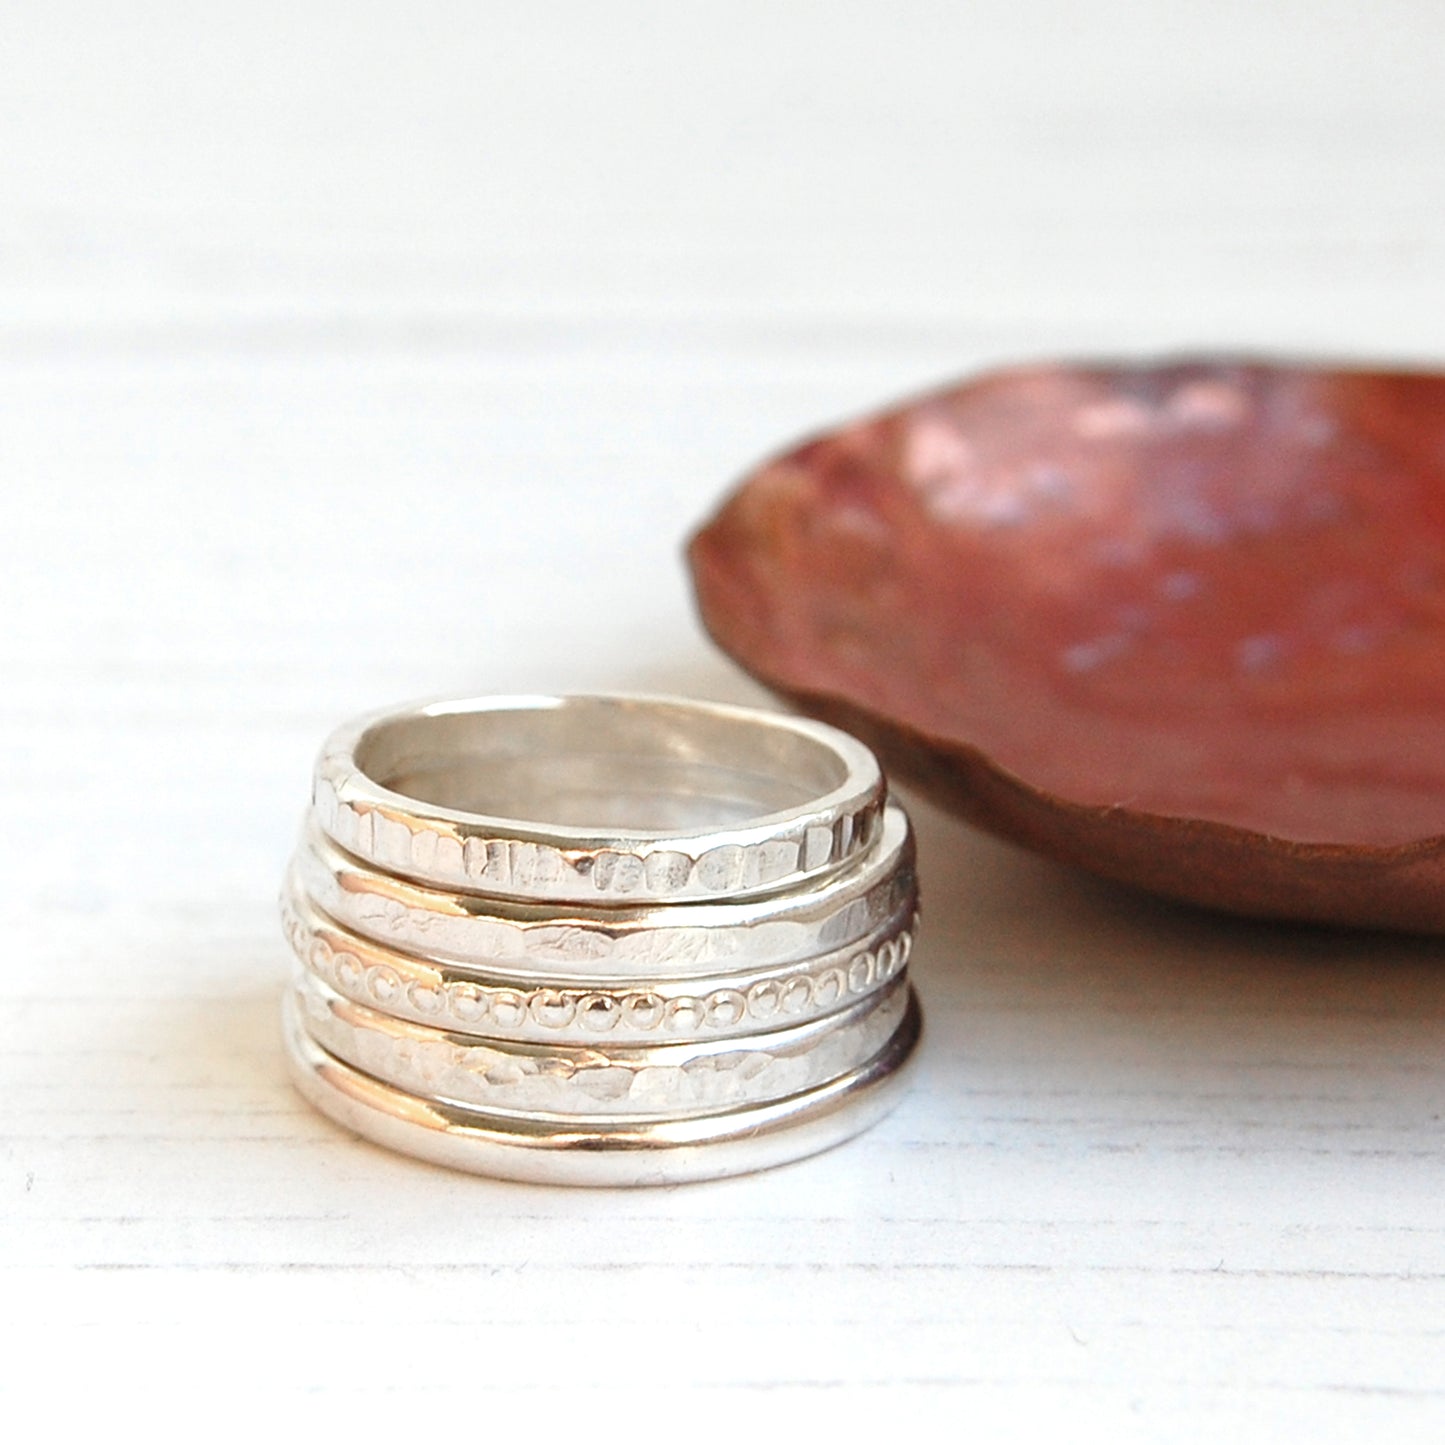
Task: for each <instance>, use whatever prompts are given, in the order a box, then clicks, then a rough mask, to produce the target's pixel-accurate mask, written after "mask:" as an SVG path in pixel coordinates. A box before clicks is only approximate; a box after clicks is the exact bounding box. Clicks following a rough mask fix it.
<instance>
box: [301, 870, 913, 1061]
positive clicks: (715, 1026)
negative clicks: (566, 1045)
mask: <svg viewBox="0 0 1445 1445" xmlns="http://www.w3.org/2000/svg"><path fill="white" fill-rule="evenodd" d="M281 918H282V924H283V927H284V928H285V930H286V937H287V939H288V940H289V942H290V944H291V948H292V951H293V952H294V953H295V955H296V957H297V958H298V959H299V960H300V961H301V962H302V964H303V965H304V966H305V968H306V969H307V970H308V971H309V972H311V973H313V974H315V975H316V977H317V978H319V979H320V980H321V981H322V982H323V983H326V984H328V985H329V986H330V987H332V988H334V989H335V990H336V991H337V992H338V993H340V994H343V995H344V996H345V997H347V998H349V999H351V1000H352V1001H353V1002H355V1003H360V1004H365V1005H367V1006H368V1007H371V1008H379V1009H381V1010H383V1011H384V1012H386V1013H388V1014H390V1015H391V1016H392V1017H394V1018H398V1019H408V1020H410V1021H411V1022H413V1023H419V1024H427V1025H430V1026H432V1027H436V1028H445V1029H458V1030H462V1031H464V1032H469V1033H485V1034H487V1035H490V1036H492V1037H495V1038H501V1039H531V1040H534V1041H536V1042H539V1043H543V1042H550V1043H556V1042H559V1041H562V1040H567V1041H571V1042H577V1043H585V1044H589V1045H593V1044H602V1043H606V1044H622V1043H656V1042H657V1041H658V1040H660V1039H716V1038H730V1037H734V1036H745V1035H747V1034H751V1033H756V1032H757V1031H758V1030H759V1029H766V1028H775V1027H777V1026H779V1025H781V1024H787V1023H801V1022H802V1021H803V1020H805V1019H809V1018H814V1017H818V1016H821V1015H823V1014H827V1013H831V1012H834V1011H835V1010H837V1009H838V1008H841V1007H843V1006H845V1005H846V1004H847V1002H848V1001H849V1000H850V999H853V998H858V997H860V996H861V995H863V994H865V993H868V992H869V991H870V990H872V989H874V988H877V987H881V986H882V985H883V984H884V983H887V982H888V981H889V980H890V979H891V978H893V976H894V975H895V974H897V973H899V972H900V971H901V970H902V969H903V968H904V967H905V966H906V964H907V962H908V956H909V953H910V951H911V950H912V947H913V934H912V929H913V925H914V917H913V914H912V913H911V912H908V911H904V910H900V911H899V912H897V913H895V914H894V915H893V916H892V917H890V918H888V919H886V920H884V922H883V923H882V924H881V925H880V926H878V927H877V928H875V929H874V930H873V931H872V932H871V933H869V934H867V935H865V936H863V937H862V938H859V939H857V940H856V941H854V942H853V943H850V944H848V945H846V946H845V947H843V948H841V949H834V950H832V951H830V952H827V953H822V954H818V955H816V956H814V957H810V958H806V959H804V960H803V961H802V962H800V963H792V964H786V965H783V966H781V967H771V968H761V969H758V968H751V969H747V970H745V971H742V972H731V973H715V974H711V975H709V974H686V975H682V976H676V977H669V976H649V977H648V978H647V979H646V980H645V981H643V982H642V983H640V984H639V983H634V982H631V981H629V980H613V981H610V982H607V981H599V980H597V979H589V980H587V981H586V982H585V983H575V984H574V983H569V982H568V981H567V980H565V979H560V980H559V979H556V978H554V979H552V981H550V982H547V983H543V984H539V983H538V982H537V979H536V977H535V976H532V975H526V974H519V973H509V972H507V971H505V970H503V969H501V968H499V967H496V968H490V969H487V968H483V967H478V966H467V965H460V964H455V963H452V962H449V961H439V960H436V959H427V958H423V957H415V956H413V955H411V954H408V953H402V952H400V951H398V950H396V949H392V948H386V947H383V946H381V945H380V944H377V943H375V942H373V941H372V940H370V939H367V938H363V937H361V936H360V935H359V934H356V933H353V932H351V931H350V930H349V929H346V928H343V927H341V926H340V925H339V924H338V923H336V922H335V921H334V920H333V919H330V918H328V917H327V916H326V915H325V914H324V913H322V912H321V910H320V909H319V908H317V907H316V906H315V905H314V904H313V903H312V901H311V900H310V899H309V898H307V897H306V896H305V895H304V894H298V893H296V892H295V891H294V890H292V889H290V888H288V889H287V890H286V891H285V893H284V894H283V896H282V900H281Z"/></svg>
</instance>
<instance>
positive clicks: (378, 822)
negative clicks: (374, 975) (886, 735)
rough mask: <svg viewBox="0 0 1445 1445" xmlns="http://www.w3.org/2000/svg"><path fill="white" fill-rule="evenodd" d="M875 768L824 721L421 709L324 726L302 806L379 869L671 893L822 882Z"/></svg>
mask: <svg viewBox="0 0 1445 1445" xmlns="http://www.w3.org/2000/svg"><path fill="white" fill-rule="evenodd" d="M883 795H884V788H883V777H882V774H881V772H880V771H879V768H878V763H877V760H876V759H875V758H874V757H873V755H872V753H870V752H869V751H868V749H867V748H866V747H864V746H863V744H862V743H860V742H858V741H857V740H856V739H854V738H851V737H849V736H848V735H847V734H846V733H843V732H839V731H838V729H836V728H831V727H828V726H826V725H825V724H823V723H816V722H811V721H809V720H806V719H803V718H796V717H787V716H783V715H776V716H775V715H770V714H763V713H759V712H757V711H755V710H753V709H750V708H737V707H727V706H724V705H723V704H721V703H703V702H687V701H682V700H679V699H675V698H667V699H664V698H632V697H575V698H558V697H497V698H464V699H461V700H456V701H442V702H433V703H426V704H423V705H421V706H418V707H413V708H408V709H403V710H399V711H395V712H391V713H386V714H381V715H378V716H376V717H373V718H369V719H364V720H363V721H361V722H359V723H355V724H352V725H350V726H348V727H344V728H341V729H339V730H338V731H337V732H336V733H334V734H333V735H332V737H331V738H330V739H329V740H328V742H327V744H326V746H325V748H324V749H323V751H322V755H321V759H320V761H319V762H318V764H317V768H316V778H315V786H314V794H313V805H314V808H315V812H316V817H317V819H318V820H319V822H320V824H321V826H322V828H323V829H325V831H326V832H327V833H328V834H329V835H330V836H331V837H332V838H333V839H335V841H336V842H338V843H339V844H340V845H341V846H342V847H343V848H345V849H347V850H348V851H349V852H351V853H353V854H355V855H356V856H357V857H358V858H361V859H363V860H365V861H366V862H368V863H373V864H375V865H376V866H377V867H378V868H381V869H384V870H386V871H387V872H391V873H397V874H401V875H402V876H405V877H408V878H414V879H417V880H420V881H425V882H430V883H438V884H441V885H442V886H443V887H455V888H466V889H473V890H478V891H482V892H485V893H487V894H488V895H489V896H491V897H494V898H533V899H544V900H546V901H549V902H554V903H561V902H570V903H597V902H603V903H606V902H612V901H616V900H619V899H620V900H623V901H628V902H657V903H676V902H681V901H683V900H685V899H698V898H714V899H716V898H733V897H747V896H749V895H754V894H759V893H769V892H777V891H779V890H782V889H786V888H792V887H795V886H797V885H799V884H803V883H806V882H808V881H809V880H811V879H814V878H821V877H824V876H826V875H827V874H828V873H830V872H833V871H834V870H836V869H837V868H839V867H841V866H842V865H844V864H846V863H847V861H848V860H849V859H850V858H852V857H854V856H855V855H856V854H857V853H858V852H860V851H861V850H862V849H863V848H866V847H867V846H868V844H869V843H870V842H871V841H872V839H873V836H874V833H875V832H876V829H877V825H878V821H879V814H880V812H881V809H882V805H883Z"/></svg>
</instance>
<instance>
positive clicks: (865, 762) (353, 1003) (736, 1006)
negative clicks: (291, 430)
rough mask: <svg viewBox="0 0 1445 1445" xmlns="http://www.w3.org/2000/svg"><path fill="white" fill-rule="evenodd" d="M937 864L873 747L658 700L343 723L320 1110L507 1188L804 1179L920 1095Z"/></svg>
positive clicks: (329, 772)
mask: <svg viewBox="0 0 1445 1445" xmlns="http://www.w3.org/2000/svg"><path fill="white" fill-rule="evenodd" d="M916 913H917V884H916V880H915V876H914V855H913V841H912V836H911V832H910V829H909V826H908V820H907V818H906V817H905V815H904V814H903V812H902V810H901V809H899V808H898V807H897V806H896V805H893V804H890V803H888V801H887V798H886V794H885V791H884V785H883V781H882V777H881V774H880V773H879V771H878V767H877V764H876V762H875V761H874V760H873V758H872V755H871V754H870V753H869V752H868V750H867V749H866V748H864V747H863V746H862V744H860V743H858V742H856V740H854V739H852V738H849V737H847V735H846V734H842V733H839V732H837V730H836V729H833V728H830V727H827V726H825V725H823V724H819V723H812V722H804V721H802V720H800V719H796V718H792V717H787V716H784V715H779V714H773V713H766V712H759V711H755V710H750V709H745V708H733V707H723V706H720V705H717V704H712V703H693V702H685V701H680V700H678V699H671V698H664V699H649V698H637V697H607V696H603V697H584V698H545V697H521V698H518V697H508V698H491V699H487V698H481V699H477V698H473V699H462V700H458V701H447V702H437V703H428V704H424V705H421V706H414V707H407V708H400V709H397V710H396V711H394V712H392V713H387V714H378V715H374V716H372V717H369V718H366V719H363V720H361V721H360V722H358V723H355V724H352V725H350V726H349V727H346V728H342V729H340V730H338V731H337V732H336V733H335V734H333V735H332V737H331V738H330V739H329V740H328V742H327V744H326V746H325V748H324V749H323V752H322V756H321V759H320V761H319V763H318V765H317V773H316V783H315V788H314V791H313V806H312V809H311V813H310V815H309V817H308V821H307V823H306V825H305V827H304V828H303V832H302V838H301V841H300V844H299V846H298V848H297V852H296V856H295V858H294V859H293V861H292V865H291V868H290V870H289V871H288V874H287V878H286V883H285V885H284V887H283V890H282V918H283V925H284V928H285V931H286V935H287V938H288V940H289V941H290V943H291V946H292V949H293V951H294V952H295V955H296V958H297V960H298V963H299V965H300V967H299V969H298V971H297V974H296V977H295V980H294V982H293V986H292V988H291V989H290V990H288V993H287V998H286V1003H285V1010H284V1014H285V1030H284V1037H285V1041H286V1049H287V1053H288V1057H289V1060H290V1064H291V1069H292V1073H293V1076H294V1078H295V1080H296V1082H297V1085H298V1087H299V1088H300V1089H301V1091H302V1092H303V1093H304V1094H305V1095H306V1097H307V1098H308V1099H310V1100H311V1101H312V1102H313V1103H315V1104H316V1105H317V1107H319V1108H320V1109H321V1110H322V1111H323V1112H325V1113H327V1114H329V1115H330V1116H331V1117H333V1118H335V1119H337V1120H338V1121H340V1122H341V1123H343V1124H345V1125H346V1126H347V1127H349V1128H352V1129H354V1130H356V1131H357V1132H358V1133H361V1134H364V1135H366V1136H367V1137H368V1138H371V1139H373V1140H375V1141H376V1142H379V1143H383V1144H386V1145H388V1146H390V1147H393V1148H397V1149H401V1150H404V1151H406V1152H409V1153H412V1154H415V1155H418V1156H420V1157H422V1158H425V1159H429V1160H431V1161H433V1162H436V1163H441V1164H447V1165H450V1166H453V1167H457V1168H462V1169H468V1170H472V1171H474V1172H478V1173H485V1174H494V1175H498V1176H500V1177H506V1178H516V1179H527V1180H533V1181H551V1182H556V1183H582V1184H588V1183H592V1184H646V1183H655V1182H681V1181H683V1180H691V1179H700V1178H708V1177H715V1176H720V1175H725V1174H735V1173H741V1172H744V1171H746V1170H749V1169H756V1168H763V1167H766V1166H769V1165H771V1164H776V1163H782V1162H785V1161H786V1160H789V1159H794V1158H801V1157H803V1156H804V1155H806V1154H810V1153H814V1152H816V1151H817V1150H819V1149H822V1148H826V1147H828V1146H829V1145H831V1144H834V1143H837V1142H840V1141H841V1140H842V1139H844V1138H847V1137H848V1136H849V1135H851V1134H853V1133H856V1132H857V1131H858V1130H859V1129H861V1128H863V1127H866V1125H867V1124H869V1123H871V1122H872V1121H873V1120H874V1119H875V1118H877V1117H878V1115H879V1114H880V1113H881V1112H882V1111H883V1110H884V1109H885V1108H887V1107H888V1106H889V1105H890V1104H891V1102H892V1101H893V1099H894V1097H895V1096H896V1091H897V1084H898V1080H899V1078H900V1077H901V1071H902V1070H903V1068H904V1066H905V1065H906V1064H907V1062H908V1060H909V1058H910V1056H911V1055H912V1053H913V1050H914V1048H915V1046H916V1044H917V1041H918V1038H919V1033H920V1028H921V1020H920V1015H919V1010H918V1004H917V1000H916V998H915V997H914V994H913V991H912V988H911V986H910V984H909V983H908V978H907V966H908V959H909V954H910V950H911V946H912V934H913V928H914V924H915V919H916Z"/></svg>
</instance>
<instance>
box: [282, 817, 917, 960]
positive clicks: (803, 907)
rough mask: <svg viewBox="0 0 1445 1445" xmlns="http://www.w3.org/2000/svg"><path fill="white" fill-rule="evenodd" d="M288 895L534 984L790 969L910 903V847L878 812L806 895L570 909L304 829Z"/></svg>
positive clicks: (374, 933) (904, 828)
mask: <svg viewBox="0 0 1445 1445" xmlns="http://www.w3.org/2000/svg"><path fill="white" fill-rule="evenodd" d="M291 887H292V888H293V889H294V890H295V891H296V892H297V893H299V894H302V895H305V896H309V897H311V898H313V899H314V900H315V901H316V904H317V905H318V907H320V908H321V909H322V910H323V911H324V912H326V913H328V914H329V915H330V916H331V917H332V918H334V919H335V920H336V921H337V922H338V923H342V924H344V925H345V926H346V927H348V928H350V929H351V930H352V931H354V932H356V933H358V934H361V935H362V936H363V937H366V938H370V939H373V940H374V941H376V942H378V943H381V944H384V945H386V946H387V947H391V948H398V949H400V950H401V951H402V952H405V953H411V954H416V955H418V956H424V957H430V958H448V959H451V960H452V961H453V962H456V963H462V964H467V963H476V964H480V965H483V966H489V967H501V968H505V969H507V970H508V971H509V972H516V973H521V974H530V975H531V976H532V977H534V978H540V979H548V980H559V979H566V980H570V981H573V982H577V983H585V982H587V981H589V980H592V979H607V980H612V981H622V980H626V979H635V978H650V977H653V976H655V975H663V976H667V975H673V976H677V977H685V976H687V975H690V974H712V973H719V972H723V971H727V970H731V969H736V968H740V967H746V966H748V965H752V966H753V967H760V966H763V965H767V964H786V963H796V962H798V961H799V960H802V959H809V958H813V957H816V956H817V955H818V954H819V953H823V952H827V951H829V950H831V949H835V948H846V947H847V946H848V945H849V944H852V943H856V942H858V941H859V940H860V939H863V938H866V937H867V936H868V935H869V934H870V933H871V932H872V931H873V930H874V929H876V928H878V927H879V926H880V925H881V924H882V923H883V922H884V921H885V920H887V919H889V918H891V917H893V916H894V915H895V914H896V913H897V912H898V911H899V909H900V908H901V907H903V906H904V905H905V904H906V903H908V901H909V900H911V899H912V898H913V896H914V893H915V889H916V884H915V879H914V849H913V838H912V835H911V833H910V830H909V827H908V820H907V819H906V818H905V817H904V815H903V812H902V810H901V809H899V808H897V807H896V806H889V807H888V808H886V809H885V810H884V814H883V821H882V824H881V826H880V827H879V830H878V837H877V840H876V841H875V843H874V845H873V846H872V847H871V848H869V849H868V850H866V851H865V852H864V853H863V854H862V855H861V856H860V857H859V858H857V859H855V860H854V862H853V863H852V864H851V865H850V866H849V867H847V868H845V869H842V870H840V871H839V872H837V873H835V874H833V875H832V876H831V877H829V878H827V879H824V880H822V881H820V882H819V883H817V884H815V885H813V886H812V887H810V888H808V889H805V890H801V891H799V892H795V893H786V894H779V895H777V896H775V897H771V898H761V899H758V898H755V899H748V900H745V901H739V902H731V903H695V904H689V905H688V906H686V907H678V906H676V905H672V906H667V905H656V904H652V905H648V904H642V905H628V906H622V905H615V906H613V907H610V908H598V907H595V906H594V907H593V908H591V909H582V908H577V907H574V906H571V905H562V906H549V905H547V904H537V903H517V902H515V901H513V900H509V899H497V898H491V897H487V896H484V895H481V894H476V893H464V892H445V891H442V890H440V889H437V888H434V887H430V886H427V885H425V884H419V883H415V882H412V881H410V880H408V879H405V878H397V877H394V876H392V875H391V874H389V873H378V872H377V871H376V870H375V869H374V868H370V867H367V866H366V865H365V864H363V863H360V862H359V861H358V860H357V859H355V858H353V857H351V856H349V855H348V854H347V853H345V852H344V851H343V850H342V849H340V848H337V847H336V846H335V845H334V844H332V843H330V842H329V841H328V840H326V839H325V838H324V837H323V836H322V835H321V834H320V832H319V831H318V830H317V829H315V828H314V827H313V828H308V829H307V830H306V831H305V834H304V836H303V839H302V843H301V846H300V847H299V848H298V849H297V851H296V856H295V858H294V860H293V862H292V872H291Z"/></svg>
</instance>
